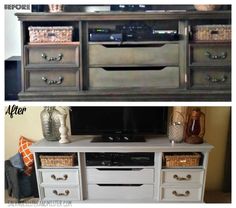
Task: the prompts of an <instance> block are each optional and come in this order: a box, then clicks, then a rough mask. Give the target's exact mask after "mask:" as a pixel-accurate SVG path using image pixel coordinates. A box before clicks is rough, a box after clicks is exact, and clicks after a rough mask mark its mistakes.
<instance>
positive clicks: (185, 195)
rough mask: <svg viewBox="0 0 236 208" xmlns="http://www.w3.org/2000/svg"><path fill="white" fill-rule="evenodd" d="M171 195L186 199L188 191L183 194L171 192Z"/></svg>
mask: <svg viewBox="0 0 236 208" xmlns="http://www.w3.org/2000/svg"><path fill="white" fill-rule="evenodd" d="M172 194H173V195H175V196H177V197H182V196H183V197H187V196H189V194H190V191H185V193H184V194H179V193H178V192H177V191H173V192H172Z"/></svg>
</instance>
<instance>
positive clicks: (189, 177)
mask: <svg viewBox="0 0 236 208" xmlns="http://www.w3.org/2000/svg"><path fill="white" fill-rule="evenodd" d="M191 177H192V176H191V175H189V174H188V175H186V177H185V178H184V177H179V176H178V175H173V178H174V179H176V180H177V181H189V180H190V179H191Z"/></svg>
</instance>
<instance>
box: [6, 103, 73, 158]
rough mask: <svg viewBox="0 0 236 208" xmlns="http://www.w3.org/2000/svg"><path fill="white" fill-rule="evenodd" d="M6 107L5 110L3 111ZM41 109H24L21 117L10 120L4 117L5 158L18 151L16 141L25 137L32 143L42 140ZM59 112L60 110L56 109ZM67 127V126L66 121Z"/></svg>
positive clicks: (7, 116) (8, 117) (16, 116)
mask: <svg viewBox="0 0 236 208" xmlns="http://www.w3.org/2000/svg"><path fill="white" fill-rule="evenodd" d="M6 109H7V107H6V108H5V110H6ZM42 110H43V107H26V112H24V114H23V115H15V116H14V117H13V118H10V116H9V115H5V158H6V159H7V158H9V157H11V156H13V155H14V154H15V153H16V152H17V151H18V140H19V138H20V136H25V137H26V138H28V139H30V140H32V141H35V142H36V141H38V140H40V139H42V138H43V135H42V130H41V120H40V113H41V111H42ZM58 110H61V109H58ZM67 124H68V125H67V126H69V123H68V119H67Z"/></svg>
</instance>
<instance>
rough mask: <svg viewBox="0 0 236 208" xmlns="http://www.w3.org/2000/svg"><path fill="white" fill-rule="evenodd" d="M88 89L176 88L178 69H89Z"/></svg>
mask: <svg viewBox="0 0 236 208" xmlns="http://www.w3.org/2000/svg"><path fill="white" fill-rule="evenodd" d="M89 87H90V89H99V88H129V87H156V88H178V87H179V68H178V67H163V68H154V69H152V70H151V69H147V70H142V69H139V68H136V69H135V70H134V69H129V68H128V69H127V68H125V69H122V68H121V69H119V70H114V69H113V68H90V69H89Z"/></svg>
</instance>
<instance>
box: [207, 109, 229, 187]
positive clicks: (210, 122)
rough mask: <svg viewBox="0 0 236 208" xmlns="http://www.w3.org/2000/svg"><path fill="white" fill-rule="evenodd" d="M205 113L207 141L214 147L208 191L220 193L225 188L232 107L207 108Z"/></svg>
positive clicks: (211, 155)
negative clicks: (225, 168)
mask: <svg viewBox="0 0 236 208" xmlns="http://www.w3.org/2000/svg"><path fill="white" fill-rule="evenodd" d="M205 113H206V134H205V139H206V141H207V142H208V143H210V144H212V145H213V146H214V149H213V150H212V151H211V153H210V155H209V164H208V173H207V179H206V189H207V190H217V191H218V190H221V189H222V186H223V179H224V166H225V162H226V161H225V153H226V144H227V139H228V129H229V125H230V107H206V108H205ZM230 139H231V138H230Z"/></svg>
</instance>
